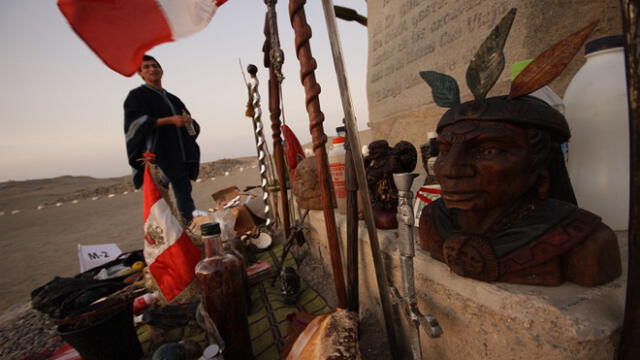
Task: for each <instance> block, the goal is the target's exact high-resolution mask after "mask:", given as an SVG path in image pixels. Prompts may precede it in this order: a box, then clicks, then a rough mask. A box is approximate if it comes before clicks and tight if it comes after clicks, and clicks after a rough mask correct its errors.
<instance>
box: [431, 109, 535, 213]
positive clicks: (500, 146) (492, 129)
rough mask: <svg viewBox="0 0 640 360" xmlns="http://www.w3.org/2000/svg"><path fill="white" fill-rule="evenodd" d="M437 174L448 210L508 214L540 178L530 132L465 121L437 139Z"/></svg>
mask: <svg viewBox="0 0 640 360" xmlns="http://www.w3.org/2000/svg"><path fill="white" fill-rule="evenodd" d="M438 145H439V155H438V160H437V161H436V163H435V166H434V169H435V173H436V176H437V177H438V181H439V182H440V185H441V187H442V198H443V200H444V203H445V205H446V207H447V208H455V209H460V210H462V211H465V210H468V211H478V210H480V211H485V210H495V209H498V210H500V209H506V208H507V207H509V206H510V205H511V204H513V202H514V200H516V199H519V198H520V197H522V196H523V195H524V194H525V193H526V192H527V191H528V190H529V189H530V188H531V187H532V186H533V184H534V182H535V179H536V177H537V175H536V172H535V171H533V169H532V168H531V163H532V161H531V156H530V150H529V142H528V138H527V132H526V130H525V129H524V128H522V127H519V126H515V125H511V124H508V123H504V122H493V121H477V120H463V121H459V122H456V123H454V124H452V125H449V126H447V127H445V128H444V129H443V130H442V132H441V134H440V135H439V136H438Z"/></svg>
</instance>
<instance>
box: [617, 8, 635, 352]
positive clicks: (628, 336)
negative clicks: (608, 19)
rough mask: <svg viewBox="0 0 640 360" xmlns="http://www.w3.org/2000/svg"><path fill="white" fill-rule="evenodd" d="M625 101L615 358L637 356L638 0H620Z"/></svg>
mask: <svg viewBox="0 0 640 360" xmlns="http://www.w3.org/2000/svg"><path fill="white" fill-rule="evenodd" d="M620 5H621V6H620V7H621V8H622V27H623V30H624V38H625V49H626V51H625V61H626V65H627V95H628V101H629V144H630V164H629V165H630V166H629V174H630V176H631V177H630V194H629V270H628V277H627V296H626V301H625V302H626V306H625V310H624V323H623V324H622V335H621V338H620V348H619V352H618V359H620V360H631V359H640V342H639V341H638V339H640V73H639V71H640V0H621V1H620Z"/></svg>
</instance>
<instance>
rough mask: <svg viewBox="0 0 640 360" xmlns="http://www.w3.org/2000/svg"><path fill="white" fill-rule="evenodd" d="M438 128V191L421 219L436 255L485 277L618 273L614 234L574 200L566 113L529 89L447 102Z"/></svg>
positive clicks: (583, 277)
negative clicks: (510, 95)
mask: <svg viewBox="0 0 640 360" xmlns="http://www.w3.org/2000/svg"><path fill="white" fill-rule="evenodd" d="M437 132H438V146H439V156H438V160H437V161H436V163H435V173H436V176H437V178H438V181H439V183H440V185H441V187H442V198H441V199H439V200H438V201H435V202H434V203H432V204H431V205H430V206H428V207H426V208H425V209H424V210H423V212H422V215H421V217H420V245H421V247H422V248H423V249H424V250H427V251H429V252H430V253H431V255H432V257H434V258H435V259H437V260H440V261H442V262H445V263H446V264H448V265H449V267H450V268H451V269H452V270H453V271H454V272H455V273H456V274H458V275H461V276H465V277H471V278H475V279H479V280H484V281H501V282H509V283H519V284H532V285H548V286H553V285H559V284H561V283H563V282H564V281H571V282H574V283H576V284H579V285H582V286H597V285H600V284H603V283H606V282H608V281H610V280H612V279H614V278H616V277H618V276H619V275H620V273H621V263H620V251H619V249H618V243H617V240H616V235H615V233H614V232H613V231H612V230H611V229H610V228H609V227H608V226H607V225H605V224H603V223H602V221H601V219H600V217H598V216H597V215H594V214H592V213H590V212H588V211H586V210H583V209H580V208H578V207H577V206H576V201H575V196H574V195H573V189H572V188H571V183H570V181H569V177H568V174H567V171H566V167H565V165H564V159H563V157H562V152H561V150H560V144H561V143H563V142H565V141H567V140H568V138H569V136H570V133H569V128H568V125H567V123H566V120H565V118H564V117H563V115H562V114H560V113H559V112H557V111H556V110H554V109H553V108H551V107H550V106H548V105H547V104H546V103H544V102H542V101H540V100H538V99H535V98H532V97H529V96H525V97H520V98H517V99H507V97H494V98H489V99H485V100H483V101H472V102H467V103H464V104H462V105H458V106H457V107H454V108H452V109H450V110H449V111H447V112H446V113H445V115H444V116H443V117H442V119H441V120H440V122H439V124H438V127H437Z"/></svg>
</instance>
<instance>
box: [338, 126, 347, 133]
mask: <svg viewBox="0 0 640 360" xmlns="http://www.w3.org/2000/svg"><path fill="white" fill-rule="evenodd" d="M346 131H347V128H346V127H344V126H338V127H337V128H336V133H341V132H346Z"/></svg>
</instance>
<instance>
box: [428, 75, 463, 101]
mask: <svg viewBox="0 0 640 360" xmlns="http://www.w3.org/2000/svg"><path fill="white" fill-rule="evenodd" d="M420 77H422V79H424V81H426V82H427V84H429V86H430V87H431V94H432V95H433V101H434V102H435V103H436V105H438V106H441V107H454V106H456V105H460V89H459V88H458V83H457V82H456V80H455V79H454V78H452V77H451V76H449V75H446V74H443V73H439V72H436V71H421V72H420Z"/></svg>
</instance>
